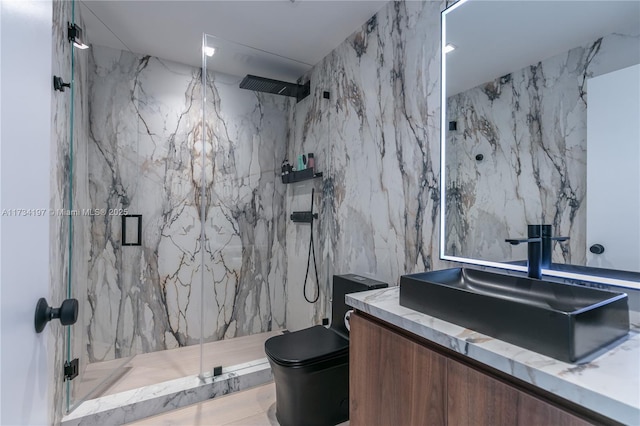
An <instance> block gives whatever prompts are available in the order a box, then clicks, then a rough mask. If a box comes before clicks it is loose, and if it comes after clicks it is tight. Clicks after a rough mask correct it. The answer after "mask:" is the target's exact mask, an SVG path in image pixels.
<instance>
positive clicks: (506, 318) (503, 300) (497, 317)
mask: <svg viewBox="0 0 640 426" xmlns="http://www.w3.org/2000/svg"><path fill="white" fill-rule="evenodd" d="M400 305H402V306H405V307H407V308H410V309H414V310H416V311H419V312H422V313H425V314H428V315H431V316H434V317H436V318H440V319H443V320H445V321H448V322H451V323H454V324H458V325H460V326H463V327H465V328H469V329H472V330H475V331H478V332H480V333H483V334H486V335H488V336H492V337H495V338H497V339H500V340H504V341H506V342H509V343H513V344H514V345H518V346H521V347H523V348H526V349H530V350H532V351H535V352H538V353H541V354H544V355H547V356H550V357H552V358H556V359H559V360H561V361H565V362H577V361H579V360H581V359H582V358H584V357H586V356H587V355H589V354H591V353H593V352H595V351H597V350H598V349H601V348H602V347H604V346H606V345H608V344H609V343H611V342H613V341H615V340H617V339H619V338H621V337H623V336H625V335H626V334H627V333H628V332H629V307H628V298H627V295H626V294H625V293H616V292H612V291H606V290H600V289H594V288H589V287H582V286H577V285H569V284H559V283H552V282H547V281H544V280H537V279H533V278H527V277H518V276H512V275H505V274H499V273H494V272H487V271H480V270H476V269H467V268H453V269H444V270H441V271H432V272H423V273H419V274H412V275H403V276H402V277H401V278H400Z"/></svg>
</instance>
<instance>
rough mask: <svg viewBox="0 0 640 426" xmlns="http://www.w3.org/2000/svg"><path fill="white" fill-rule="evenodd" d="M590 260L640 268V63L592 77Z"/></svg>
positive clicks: (600, 264) (612, 266) (589, 117)
mask: <svg viewBox="0 0 640 426" xmlns="http://www.w3.org/2000/svg"><path fill="white" fill-rule="evenodd" d="M587 91H588V94H589V99H588V108H587V127H588V132H587V153H588V155H587V241H586V243H587V250H588V247H590V246H591V245H592V244H602V245H603V246H604V248H605V251H604V253H602V254H600V255H596V254H592V253H589V252H587V265H588V266H596V267H601V268H610V269H622V270H624V271H638V272H640V220H638V218H640V123H638V117H640V101H639V98H640V65H634V66H632V67H628V68H624V69H621V70H618V71H614V72H611V73H608V74H604V75H601V76H599V77H594V78H592V79H589V80H588V82H587Z"/></svg>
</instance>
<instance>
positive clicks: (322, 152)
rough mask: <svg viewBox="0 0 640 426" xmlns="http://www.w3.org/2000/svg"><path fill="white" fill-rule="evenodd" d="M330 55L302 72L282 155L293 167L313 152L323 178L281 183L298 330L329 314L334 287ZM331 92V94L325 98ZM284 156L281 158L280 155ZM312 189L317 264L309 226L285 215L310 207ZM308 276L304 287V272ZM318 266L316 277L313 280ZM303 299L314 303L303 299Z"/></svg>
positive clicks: (291, 303)
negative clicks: (304, 86)
mask: <svg viewBox="0 0 640 426" xmlns="http://www.w3.org/2000/svg"><path fill="white" fill-rule="evenodd" d="M330 58H331V55H329V56H327V57H326V58H324V59H323V60H322V61H321V62H320V63H319V64H317V65H316V66H315V67H313V69H312V70H311V71H310V72H309V73H308V74H307V75H305V76H304V77H303V80H304V81H307V79H308V80H309V81H310V83H311V93H310V95H309V96H308V97H306V98H305V99H303V100H302V101H300V102H297V103H295V101H294V105H293V107H292V109H291V114H290V118H289V135H288V136H289V140H288V148H287V151H286V158H287V159H288V160H289V162H290V163H291V165H292V166H293V167H296V168H297V158H298V155H301V154H304V155H306V154H308V153H313V154H314V161H315V168H314V171H315V172H322V173H323V177H322V178H316V179H311V180H306V181H302V182H298V183H291V184H286V185H283V186H284V187H285V189H286V204H287V213H286V220H287V227H286V232H287V235H286V240H287V256H286V259H287V293H286V297H287V307H286V308H287V324H286V325H287V329H289V330H299V329H302V328H306V327H309V326H311V325H315V324H320V323H322V318H329V317H330V313H331V308H330V304H329V298H330V296H331V288H332V271H333V262H334V259H333V250H332V247H331V246H330V245H329V244H328V243H329V241H330V239H329V235H331V234H332V233H333V232H335V230H334V229H333V228H332V226H333V221H332V220H331V218H332V216H333V212H332V211H331V199H332V197H331V192H330V188H331V184H330V182H331V176H332V174H331V171H330V170H331V169H332V166H333V165H332V160H331V158H330V156H329V155H330V152H329V144H330V141H331V138H332V137H333V133H332V129H331V120H330V117H331V114H332V113H333V112H332V110H331V108H332V105H333V102H334V101H333V98H334V97H335V93H333V91H332V89H333V85H332V81H331V78H332V75H331V59H330ZM325 91H326V92H329V96H330V99H325V98H324V92H325ZM283 159H284V157H283V158H282V160H283ZM312 190H313V195H314V196H313V212H314V213H317V214H318V219H317V220H315V221H314V223H313V250H315V261H316V263H315V268H314V263H313V253H312V254H311V258H310V257H309V244H310V239H311V234H312V230H311V225H309V224H307V223H294V222H293V221H291V220H290V219H289V216H290V214H291V213H292V212H294V211H309V210H310V209H311V194H312ZM307 264H308V265H309V267H308V275H307V278H306V286H305V275H306V274H307ZM316 270H317V279H316ZM305 295H306V298H307V299H309V300H311V301H313V300H316V299H317V301H316V302H315V303H309V302H307V300H306V299H305Z"/></svg>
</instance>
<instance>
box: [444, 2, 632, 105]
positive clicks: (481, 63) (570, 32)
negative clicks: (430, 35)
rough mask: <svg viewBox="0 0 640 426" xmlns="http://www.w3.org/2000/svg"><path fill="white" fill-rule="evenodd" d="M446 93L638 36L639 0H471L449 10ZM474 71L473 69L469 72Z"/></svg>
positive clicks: (456, 91) (459, 90)
mask: <svg viewBox="0 0 640 426" xmlns="http://www.w3.org/2000/svg"><path fill="white" fill-rule="evenodd" d="M445 16H446V31H447V36H446V41H447V43H453V44H454V45H455V46H457V48H456V49H455V50H454V51H453V52H450V53H448V54H447V96H451V95H454V94H456V93H460V92H462V91H464V90H467V89H470V88H472V87H476V86H478V85H480V84H482V83H486V82H488V81H491V80H494V79H496V78H498V77H500V76H503V75H506V74H508V73H511V72H513V71H517V70H520V69H522V68H524V67H526V66H528V65H532V64H535V63H537V62H538V61H542V60H544V59H547V58H551V57H553V56H555V55H558V54H560V53H562V52H566V51H568V50H570V49H572V48H574V47H577V46H581V45H583V44H586V43H590V42H593V41H595V40H597V39H598V38H600V37H602V36H604V35H609V34H611V33H614V32H620V33H622V34H640V1H638V0H631V1H629V0H626V1H613V0H602V1H594V0H587V1H580V0H565V1H557V0H556V1H476V0H472V1H467V2H465V3H462V4H460V5H459V7H455V8H451V9H450V10H449V11H448V12H447V13H446V15H445ZM470 70H473V72H469V71H470Z"/></svg>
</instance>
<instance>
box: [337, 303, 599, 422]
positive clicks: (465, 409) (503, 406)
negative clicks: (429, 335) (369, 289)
mask: <svg viewBox="0 0 640 426" xmlns="http://www.w3.org/2000/svg"><path fill="white" fill-rule="evenodd" d="M391 327H392V326H388V325H386V324H382V323H380V322H378V321H377V320H375V319H372V318H369V317H365V316H363V315H362V314H360V313H354V314H353V315H352V316H351V332H350V348H349V357H350V359H349V369H350V372H349V375H350V377H349V404H350V405H349V417H350V419H349V424H350V426H375V425H381V426H391V425H393V426H404V425H452V426H458V425H474V426H475V425H491V426H499V425H508V426H513V425H544V426H555V425H557V426H560V425H562V426H565V425H566V426H574V425H575V426H578V425H580V426H582V425H589V424H592V423H589V422H587V421H585V420H583V419H582V418H581V417H578V416H577V415H575V414H573V413H572V412H570V411H569V410H567V409H565V408H561V407H559V406H558V404H557V403H552V402H550V401H546V400H545V399H543V398H541V397H538V396H534V395H532V394H531V392H527V391H525V390H523V389H521V388H520V387H519V386H518V385H517V384H513V383H507V382H505V381H504V380H503V379H500V378H497V377H494V375H493V374H492V373H491V372H486V371H482V370H481V369H479V368H478V367H477V366H470V365H468V364H466V363H465V362H464V361H463V360H462V361H461V360H458V359H454V358H453V356H454V355H453V354H449V353H447V352H446V351H447V350H446V349H444V348H442V349H443V350H440V349H439V348H438V347H436V346H435V345H434V344H432V343H429V342H426V341H421V339H420V338H419V337H417V336H416V338H415V339H414V338H412V337H411V336H410V335H407V334H405V333H406V332H401V331H399V330H395V329H393V328H391Z"/></svg>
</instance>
